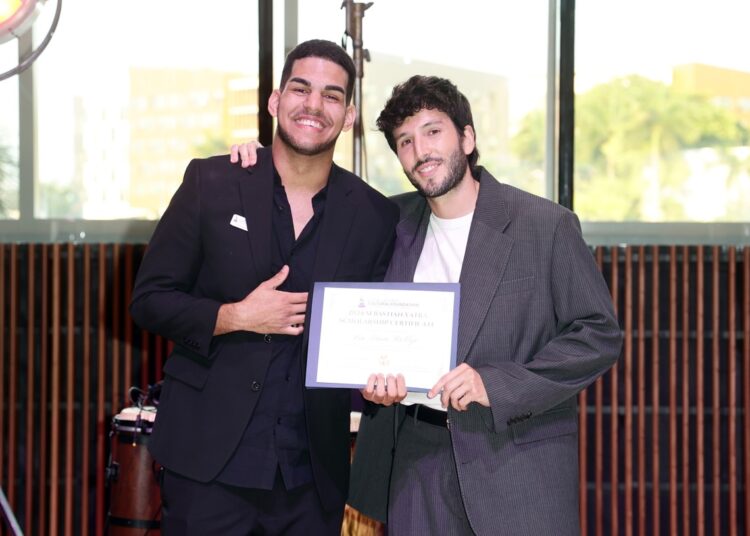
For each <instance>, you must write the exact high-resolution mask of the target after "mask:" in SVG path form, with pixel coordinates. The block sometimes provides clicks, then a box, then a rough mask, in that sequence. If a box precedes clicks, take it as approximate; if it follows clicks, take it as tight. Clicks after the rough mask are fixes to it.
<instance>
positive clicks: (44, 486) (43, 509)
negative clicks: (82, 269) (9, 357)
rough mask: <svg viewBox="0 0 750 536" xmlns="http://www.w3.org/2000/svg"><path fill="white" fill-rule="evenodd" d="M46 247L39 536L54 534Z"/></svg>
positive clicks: (44, 252) (46, 247)
mask: <svg viewBox="0 0 750 536" xmlns="http://www.w3.org/2000/svg"><path fill="white" fill-rule="evenodd" d="M41 247H42V274H41V275H42V288H41V298H40V301H41V304H40V305H41V317H40V319H39V326H40V337H39V340H40V341H41V342H40V349H39V350H40V361H39V363H40V364H39V368H40V371H39V372H40V376H41V384H40V387H39V391H40V392H41V397H40V400H39V408H40V411H39V482H40V485H39V533H40V534H45V533H49V534H53V533H52V532H47V528H48V521H49V515H48V512H49V510H48V506H47V498H48V497H49V496H50V486H49V485H48V481H47V475H48V470H47V469H48V453H49V452H50V450H51V449H50V448H49V440H48V437H49V434H48V431H49V429H48V426H49V417H48V411H47V408H48V407H49V406H48V404H49V342H48V341H49V337H48V336H47V327H48V326H49V294H50V292H49V251H50V246H49V245H48V244H44V245H42V246H41Z"/></svg>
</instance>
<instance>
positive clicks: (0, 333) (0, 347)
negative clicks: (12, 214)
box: [0, 244, 13, 497]
mask: <svg viewBox="0 0 750 536" xmlns="http://www.w3.org/2000/svg"><path fill="white" fill-rule="evenodd" d="M5 288H6V284H5V245H4V244H3V245H0V400H2V401H3V402H4V401H5V400H8V398H6V389H5V366H6V363H7V361H6V353H5V348H6V339H5V304H6V302H5ZM11 292H12V287H11ZM12 337H13V332H11V331H10V330H8V341H7V346H10V339H11V338H12ZM6 411H8V418H10V411H9V410H7V408H6V407H5V404H3V406H2V407H0V434H2V435H3V437H4V436H5V426H6V417H5V415H6ZM5 446H6V445H5V441H0V488H1V489H3V490H6V489H8V487H9V486H8V484H7V483H6V481H5V480H4V479H3V477H4V476H5V464H4V463H3V460H5ZM6 497H7V494H6Z"/></svg>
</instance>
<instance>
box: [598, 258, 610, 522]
mask: <svg viewBox="0 0 750 536" xmlns="http://www.w3.org/2000/svg"><path fill="white" fill-rule="evenodd" d="M603 257H604V251H603V249H602V248H599V249H597V251H596V263H597V264H598V265H599V269H600V270H602V269H603V264H604V261H603ZM609 374H610V375H611V374H612V371H610V372H609ZM594 393H595V405H596V413H595V415H594V426H595V428H594V430H595V434H594V441H595V450H594V453H595V454H594V456H595V460H594V499H595V508H596V517H595V523H596V524H595V530H596V535H597V536H602V535H603V534H604V377H603V376H602V377H600V378H598V379H597V380H596V382H595V384H594Z"/></svg>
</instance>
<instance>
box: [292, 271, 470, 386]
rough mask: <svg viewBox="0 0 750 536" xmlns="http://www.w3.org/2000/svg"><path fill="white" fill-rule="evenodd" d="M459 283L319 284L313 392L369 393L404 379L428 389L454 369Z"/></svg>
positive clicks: (310, 357) (313, 325) (312, 343)
mask: <svg viewBox="0 0 750 536" xmlns="http://www.w3.org/2000/svg"><path fill="white" fill-rule="evenodd" d="M459 298H460V285H459V284H458V283H315V286H314V289H313V299H312V309H311V311H310V328H309V329H310V336H309V346H308V353H307V373H306V378H305V385H306V386H307V387H346V388H352V387H364V386H365V385H366V384H367V378H368V377H369V376H370V374H377V373H382V374H386V375H387V374H393V375H396V374H399V373H400V374H403V375H404V379H405V380H406V386H407V388H408V389H409V390H410V391H429V390H430V389H431V388H432V386H433V385H435V383H437V381H438V380H439V379H440V377H441V376H442V375H443V374H445V373H446V372H448V371H449V370H451V369H452V368H454V367H455V366H456V339H457V333H458V307H459V301H460V300H459Z"/></svg>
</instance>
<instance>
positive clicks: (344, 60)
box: [279, 39, 357, 105]
mask: <svg viewBox="0 0 750 536" xmlns="http://www.w3.org/2000/svg"><path fill="white" fill-rule="evenodd" d="M305 58H323V59H324V60H329V61H332V62H333V63H335V64H337V65H340V66H341V67H342V68H343V69H344V70H345V71H346V74H347V75H348V76H349V79H348V80H347V83H346V104H347V105H348V104H349V103H350V102H351V100H352V94H353V93H354V77H355V76H356V75H357V72H356V70H355V67H354V61H353V60H352V58H351V57H350V56H349V54H347V53H346V50H344V49H343V48H342V47H340V46H339V45H337V44H336V43H334V42H333V41H326V40H325V39H310V40H309V41H304V42H302V43H300V44H299V45H297V46H296V47H294V48H293V49H292V51H291V52H289V54H287V56H286V60H284V68H283V69H282V71H281V83H280V84H279V88H281V89H282V90H283V89H284V86H285V85H286V83H287V82H288V81H289V77H290V76H291V75H292V66H293V65H294V62H295V61H297V60H302V59H305Z"/></svg>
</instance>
